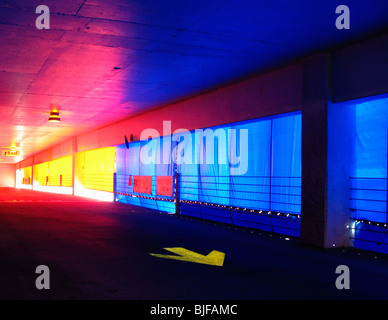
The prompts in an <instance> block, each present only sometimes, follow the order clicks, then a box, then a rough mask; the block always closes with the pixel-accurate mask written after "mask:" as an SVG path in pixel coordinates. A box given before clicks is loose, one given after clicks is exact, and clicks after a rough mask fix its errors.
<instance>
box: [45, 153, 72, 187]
mask: <svg viewBox="0 0 388 320" xmlns="http://www.w3.org/2000/svg"><path fill="white" fill-rule="evenodd" d="M48 172H49V174H48V184H49V186H56V187H59V186H62V187H71V186H72V185H73V178H72V175H73V157H72V156H67V157H62V158H59V159H56V160H52V161H50V162H49V163H48Z"/></svg>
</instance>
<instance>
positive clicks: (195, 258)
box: [150, 248, 225, 267]
mask: <svg viewBox="0 0 388 320" xmlns="http://www.w3.org/2000/svg"><path fill="white" fill-rule="evenodd" d="M164 250H167V251H170V252H173V253H175V254H177V256H174V255H170V254H157V253H150V255H151V256H154V257H158V258H165V259H173V260H180V261H187V262H194V263H202V264H209V265H212V266H218V267H222V265H223V264H224V259H225V253H223V252H220V251H217V250H213V251H212V252H210V253H209V254H208V255H207V256H204V255H202V254H199V253H196V252H193V251H190V250H187V249H185V248H164Z"/></svg>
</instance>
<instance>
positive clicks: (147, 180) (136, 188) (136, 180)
mask: <svg viewBox="0 0 388 320" xmlns="http://www.w3.org/2000/svg"><path fill="white" fill-rule="evenodd" d="M133 192H138V193H148V194H152V176H133Z"/></svg>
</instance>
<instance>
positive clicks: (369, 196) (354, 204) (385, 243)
mask: <svg viewBox="0 0 388 320" xmlns="http://www.w3.org/2000/svg"><path fill="white" fill-rule="evenodd" d="M353 108H354V112H355V131H356V135H355V141H354V142H353V143H354V151H355V156H354V163H353V174H352V177H351V179H350V197H351V211H350V216H351V218H353V219H354V220H353V223H352V228H351V230H350V237H351V239H352V240H353V243H354V246H355V247H358V248H362V249H367V250H373V251H380V252H386V253H388V234H387V229H386V228H385V227H384V226H385V225H386V224H387V222H388V220H387V199H388V193H387V190H388V179H387V165H388V161H387V157H388V98H387V97H378V98H374V99H368V100H364V101H359V102H355V103H354V104H353Z"/></svg>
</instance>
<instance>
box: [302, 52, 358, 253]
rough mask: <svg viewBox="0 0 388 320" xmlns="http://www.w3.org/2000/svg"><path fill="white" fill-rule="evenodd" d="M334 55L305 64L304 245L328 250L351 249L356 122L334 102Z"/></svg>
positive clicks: (317, 57) (303, 106) (320, 56)
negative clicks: (350, 186)
mask: <svg viewBox="0 0 388 320" xmlns="http://www.w3.org/2000/svg"><path fill="white" fill-rule="evenodd" d="M330 70H331V61H330V54H328V53H322V54H317V55H314V56H312V57H310V58H308V59H306V60H305V61H304V62H303V92H302V214H301V242H302V243H304V244H308V245H312V246H318V247H323V248H330V247H334V246H335V247H341V246H348V245H349V243H350V242H349V236H348V229H347V225H348V221H349V202H350V200H349V177H350V175H351V174H350V172H351V169H350V165H349V163H351V162H352V152H351V151H352V147H351V145H350V142H351V141H352V140H351V137H350V135H351V130H350V129H351V127H352V125H353V124H352V122H351V119H350V118H349V117H348V114H347V112H344V109H342V110H339V109H338V108H337V107H338V106H335V105H332V104H331V102H330V101H331V98H330V97H331V92H330V89H331V83H330V80H331V74H330Z"/></svg>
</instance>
